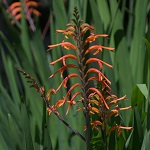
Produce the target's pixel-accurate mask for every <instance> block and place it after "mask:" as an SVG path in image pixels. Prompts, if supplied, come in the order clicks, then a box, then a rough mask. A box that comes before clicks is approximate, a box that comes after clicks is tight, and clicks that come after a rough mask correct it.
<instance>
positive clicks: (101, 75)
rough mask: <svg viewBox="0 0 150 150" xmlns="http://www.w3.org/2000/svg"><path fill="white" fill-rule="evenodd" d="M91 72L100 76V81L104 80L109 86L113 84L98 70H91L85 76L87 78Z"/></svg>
mask: <svg viewBox="0 0 150 150" xmlns="http://www.w3.org/2000/svg"><path fill="white" fill-rule="evenodd" d="M90 72H95V73H97V74H98V81H102V79H103V78H104V79H105V80H106V81H107V82H108V83H109V84H111V82H110V81H109V80H108V79H107V78H106V77H105V76H104V75H103V74H102V73H101V72H100V71H99V70H98V69H96V68H90V69H89V70H88V71H87V72H86V74H85V77H86V76H87V74H88V73H90Z"/></svg>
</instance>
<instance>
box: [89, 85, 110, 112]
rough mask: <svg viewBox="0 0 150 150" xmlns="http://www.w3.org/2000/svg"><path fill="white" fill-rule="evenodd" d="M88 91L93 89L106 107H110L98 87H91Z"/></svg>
mask: <svg viewBox="0 0 150 150" xmlns="http://www.w3.org/2000/svg"><path fill="white" fill-rule="evenodd" d="M88 91H93V92H95V93H96V94H97V95H98V96H99V98H100V99H101V100H102V102H103V103H104V105H105V107H106V109H109V107H108V105H107V103H106V101H105V100H104V97H103V95H102V94H101V93H100V91H99V90H97V89H96V88H89V89H88Z"/></svg>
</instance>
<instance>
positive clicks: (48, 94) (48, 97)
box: [46, 89, 56, 101]
mask: <svg viewBox="0 0 150 150" xmlns="http://www.w3.org/2000/svg"><path fill="white" fill-rule="evenodd" d="M51 94H56V91H55V90H54V89H49V90H48V91H47V93H46V99H47V101H50V95H51Z"/></svg>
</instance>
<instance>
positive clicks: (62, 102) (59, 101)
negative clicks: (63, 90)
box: [54, 99, 66, 108]
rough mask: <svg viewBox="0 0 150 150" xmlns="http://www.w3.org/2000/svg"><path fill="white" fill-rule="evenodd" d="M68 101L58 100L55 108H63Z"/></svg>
mask: <svg viewBox="0 0 150 150" xmlns="http://www.w3.org/2000/svg"><path fill="white" fill-rule="evenodd" d="M65 102H66V101H65V100H64V99H63V100H58V101H57V102H56V104H55V105H54V108H57V107H61V106H62V105H64V103H65Z"/></svg>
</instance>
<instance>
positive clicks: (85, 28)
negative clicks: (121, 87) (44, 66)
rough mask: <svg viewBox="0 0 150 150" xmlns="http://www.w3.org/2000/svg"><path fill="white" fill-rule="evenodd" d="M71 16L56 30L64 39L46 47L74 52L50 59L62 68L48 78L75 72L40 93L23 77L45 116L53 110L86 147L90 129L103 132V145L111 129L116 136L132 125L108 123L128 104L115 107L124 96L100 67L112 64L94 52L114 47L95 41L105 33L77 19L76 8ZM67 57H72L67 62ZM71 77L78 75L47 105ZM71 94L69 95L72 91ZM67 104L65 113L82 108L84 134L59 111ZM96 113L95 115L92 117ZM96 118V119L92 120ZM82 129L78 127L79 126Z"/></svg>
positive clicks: (104, 36) (33, 83)
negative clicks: (115, 91)
mask: <svg viewBox="0 0 150 150" xmlns="http://www.w3.org/2000/svg"><path fill="white" fill-rule="evenodd" d="M73 15H74V18H73V19H71V20H72V23H69V24H67V28H66V29H65V30H57V33H61V34H64V36H65V39H64V40H63V41H62V42H61V43H57V44H53V45H49V46H48V48H49V50H52V49H55V47H58V46H61V47H62V50H63V51H65V50H66V51H75V53H74V54H73V53H70V54H66V55H64V56H62V57H61V58H58V59H57V60H54V61H53V62H51V63H50V64H51V65H54V67H55V65H57V63H59V62H62V67H61V68H59V69H58V70H57V71H56V72H54V73H53V74H52V75H51V76H50V78H54V77H55V75H56V74H57V73H60V76H61V78H63V73H64V71H66V70H67V69H70V68H73V69H74V70H77V71H76V72H75V73H73V72H72V73H70V74H68V75H67V76H65V77H64V79H63V80H62V82H61V83H60V85H59V86H58V88H57V89H52V88H51V89H49V90H48V91H47V92H46V94H45V95H44V88H43V87H42V88H40V87H39V86H38V85H37V83H36V82H35V81H34V79H33V78H32V77H31V76H29V75H28V74H26V73H24V72H22V73H24V74H25V75H26V77H27V78H29V79H30V82H31V83H32V86H34V87H35V88H36V89H37V91H38V92H39V93H40V94H41V97H42V98H43V100H44V101H45V103H46V105H47V110H48V113H49V115H50V114H51V113H52V112H53V113H54V114H55V115H56V116H57V117H58V118H59V119H60V120H61V121H62V122H63V123H64V124H65V125H66V126H67V127H68V128H70V129H71V130H72V131H73V132H74V133H75V134H77V135H78V136H79V137H80V138H81V139H82V140H84V141H85V142H86V143H87V148H88V149H90V147H91V146H90V141H91V135H92V132H93V130H98V131H100V132H103V138H104V140H103V141H104V145H107V137H108V136H109V133H110V132H112V131H113V130H117V131H118V135H120V133H121V130H122V129H126V130H131V129H132V127H124V126H122V125H121V123H120V124H119V125H111V124H110V123H109V120H110V119H111V117H112V116H113V117H116V116H119V115H120V111H123V110H129V109H131V107H130V106H129V107H124V108H120V107H119V102H121V101H123V100H126V96H123V97H121V98H118V97H117V96H116V95H114V94H112V89H111V87H110V84H111V81H110V80H109V79H108V78H107V77H106V76H105V75H104V74H103V73H102V69H103V66H106V67H109V68H112V66H111V65H110V64H108V63H106V62H104V61H102V60H101V59H100V58H99V57H98V54H99V53H101V52H102V51H103V50H108V51H114V48H110V47H106V46H102V45H100V44H95V43H96V40H97V38H101V37H103V38H106V37H108V35H107V34H95V33H94V27H92V26H91V25H89V24H87V23H84V22H83V21H82V20H80V19H79V18H80V17H79V13H78V10H77V8H76V7H75V8H74V12H73ZM68 38H73V40H74V41H75V42H74V43H75V44H73V43H71V42H69V41H68ZM68 59H70V60H73V61H70V62H76V63H68V61H67V60H68ZM73 78H78V79H79V80H78V81H79V82H78V83H75V84H74V85H70V87H69V89H68V91H67V94H66V95H62V99H60V100H59V99H58V100H56V103H55V104H54V105H50V96H51V94H55V96H56V97H57V92H58V91H59V90H60V88H67V85H68V84H67V83H68V81H69V80H71V79H73ZM77 87H80V88H78V89H80V90H79V91H77V92H74V93H73V91H74V90H75V89H76V88H77ZM72 93H73V94H72ZM65 104H67V105H68V108H67V110H66V115H67V114H68V113H69V110H70V109H72V107H74V106H75V105H76V108H77V111H82V113H83V115H84V116H85V126H84V127H83V129H84V130H85V132H86V137H83V136H82V135H81V134H80V133H79V132H78V131H76V130H74V129H73V128H72V127H71V126H70V125H69V124H68V123H67V122H66V121H65V120H64V119H63V118H62V117H61V114H60V113H59V107H63V106H64V105H65ZM94 116H97V117H94ZM95 118H96V119H95ZM81 128H82V127H81Z"/></svg>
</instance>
